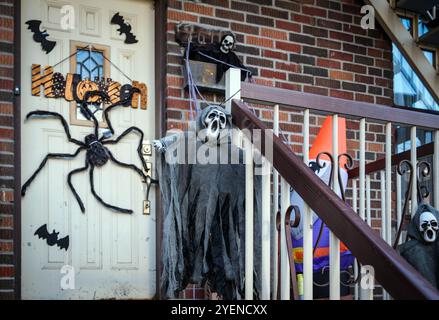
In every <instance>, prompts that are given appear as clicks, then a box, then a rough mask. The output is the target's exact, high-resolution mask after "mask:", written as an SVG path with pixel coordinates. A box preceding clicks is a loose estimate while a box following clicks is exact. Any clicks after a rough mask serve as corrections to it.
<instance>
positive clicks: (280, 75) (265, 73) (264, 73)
mask: <svg viewBox="0 0 439 320" xmlns="http://www.w3.org/2000/svg"><path fill="white" fill-rule="evenodd" d="M261 77H265V78H275V79H279V80H286V79H287V75H286V74H285V72H278V71H272V70H267V69H262V70H261Z"/></svg>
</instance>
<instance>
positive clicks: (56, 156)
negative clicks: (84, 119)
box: [21, 147, 84, 196]
mask: <svg viewBox="0 0 439 320" xmlns="http://www.w3.org/2000/svg"><path fill="white" fill-rule="evenodd" d="M83 149H84V147H79V148H78V149H77V150H76V152H75V153H73V154H70V153H49V154H47V155H46V156H45V157H44V159H43V161H42V162H41V163H40V166H39V167H38V169H37V170H36V171H35V172H34V173H33V174H32V176H31V177H30V178H29V179H28V180H27V181H26V182H25V183H24V185H23V187H22V188H21V195H22V196H24V195H25V194H26V189H27V187H29V185H30V184H31V183H32V181H33V180H34V179H35V178H36V176H37V175H38V173H39V172H40V171H41V170H42V169H43V167H44V166H45V165H46V163H47V160H49V159H72V158H74V157H76V156H77V155H78V154H79V152H81V150H83Z"/></svg>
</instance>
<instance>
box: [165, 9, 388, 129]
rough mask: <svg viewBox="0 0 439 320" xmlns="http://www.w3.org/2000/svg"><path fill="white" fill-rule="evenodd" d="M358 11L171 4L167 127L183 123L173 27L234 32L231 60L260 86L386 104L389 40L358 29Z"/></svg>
mask: <svg viewBox="0 0 439 320" xmlns="http://www.w3.org/2000/svg"><path fill="white" fill-rule="evenodd" d="M361 5H362V3H361V1H360V0H338V1H327V0H301V1H282V0H257V1H234V0H201V1H199V2H197V3H194V2H193V1H188V0H186V1H178V0H170V1H169V9H168V76H167V82H168V91H167V93H168V100H167V116H168V126H169V127H181V126H182V125H183V126H184V123H185V122H186V121H187V119H188V111H187V106H188V100H187V94H185V92H184V91H183V90H182V83H183V74H182V70H181V67H180V66H181V64H182V61H181V56H182V51H181V48H180V47H179V46H178V44H177V43H176V42H175V35H174V28H175V25H176V24H177V23H179V22H192V23H201V24H207V25H212V26H219V27H223V28H229V29H230V30H232V31H233V32H235V34H236V36H237V41H238V46H237V54H238V55H239V56H240V57H241V58H242V61H243V62H244V63H245V64H246V65H247V66H248V67H249V68H250V69H251V70H252V71H253V73H254V79H255V81H256V82H257V83H259V84H263V85H267V86H275V87H280V88H286V89H291V90H298V91H303V92H310V93H316V94H320V95H325V96H332V97H339V98H344V99H350V100H357V101H366V102H372V103H379V104H386V105H390V104H391V103H392V77H393V73H392V60H391V56H392V54H391V42H390V40H389V39H388V38H387V36H386V35H385V33H384V32H383V31H382V30H381V29H380V27H379V26H378V25H377V28H376V29H375V30H363V29H362V28H361V27H360V20H361V14H360V8H361ZM208 98H210V99H211V100H215V99H217V98H216V97H214V96H209V95H208Z"/></svg>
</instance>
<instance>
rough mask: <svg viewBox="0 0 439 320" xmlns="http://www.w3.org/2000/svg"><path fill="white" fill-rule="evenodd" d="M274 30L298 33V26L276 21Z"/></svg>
mask: <svg viewBox="0 0 439 320" xmlns="http://www.w3.org/2000/svg"><path fill="white" fill-rule="evenodd" d="M276 28H277V29H285V30H289V31H294V32H300V24H298V23H292V22H287V21H283V20H276Z"/></svg>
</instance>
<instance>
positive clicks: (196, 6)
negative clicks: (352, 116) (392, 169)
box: [166, 0, 393, 297]
mask: <svg viewBox="0 0 439 320" xmlns="http://www.w3.org/2000/svg"><path fill="white" fill-rule="evenodd" d="M362 5H363V3H362V1H361V0H334V1H327V0H297V1H286V0H253V1H235V0H200V1H197V2H194V1H187V0H186V1H181V0H170V1H169V8H168V25H167V30H168V37H167V38H168V43H167V47H168V54H167V62H168V67H167V85H168V87H167V100H166V101H167V105H166V117H167V119H166V123H167V127H168V129H170V128H186V124H187V121H188V120H189V119H190V116H189V107H188V106H189V102H188V94H187V91H185V90H184V89H183V70H182V68H181V65H182V54H183V51H182V50H183V49H182V48H181V47H180V46H179V45H178V44H177V43H176V42H175V33H174V30H175V26H176V24H178V23H179V22H190V23H199V24H206V25H211V26H217V27H223V28H228V29H230V30H232V31H233V32H234V33H235V34H236V36H237V41H238V45H237V48H236V53H237V54H238V56H240V58H241V60H242V61H243V62H244V64H245V65H246V66H247V67H248V68H249V69H251V71H252V72H253V75H254V80H255V82H256V83H258V84H262V85H266V86H272V87H279V88H284V89H289V90H296V91H302V92H309V93H314V94H319V95H324V96H331V97H337V98H343V99H349V100H355V101H365V102H371V103H377V104H384V105H391V104H392V101H393V90H392V89H393V88H392V85H393V66H392V51H391V41H390V39H389V38H388V37H387V35H386V34H385V33H384V31H383V30H382V29H381V28H380V26H379V25H378V24H376V29H375V30H364V29H362V28H361V27H360V21H361V17H362V16H361V13H360V9H361V6H362ZM205 98H206V99H207V100H209V101H212V102H220V101H223V100H222V99H223V97H220V96H217V95H215V94H206V95H205ZM253 107H254V110H255V112H256V114H257V115H258V116H259V117H260V118H261V119H262V120H263V121H264V122H265V123H266V125H267V126H269V127H271V126H272V119H273V113H272V108H271V107H264V106H260V105H258V106H253ZM323 120H324V118H323V117H319V116H312V117H311V128H310V134H311V136H310V138H311V143H312V141H313V139H314V138H315V136H316V135H317V133H318V131H319V129H320V126H321V124H322V123H323ZM302 121H303V117H302V115H301V113H300V112H296V111H294V110H291V109H284V108H281V110H280V128H281V130H282V132H283V135H284V137H285V139H286V140H287V141H288V143H289V144H290V145H291V148H292V149H293V151H295V152H296V153H298V154H301V153H302V143H303V137H302V135H301V133H302ZM347 129H348V132H347V137H348V151H349V153H350V154H351V155H352V156H353V158H354V160H355V165H358V159H359V122H358V121H348V122H347ZM384 139H385V136H384V127H383V126H382V125H380V124H375V123H368V125H367V134H366V140H367V141H366V161H373V160H376V159H378V158H380V157H383V156H384ZM379 181H380V180H379V174H377V175H372V176H371V187H372V192H371V207H372V210H371V216H372V227H374V228H375V229H377V230H379V228H380V226H381V216H380V214H381V212H380V209H381V203H380V199H381V198H380V197H381V195H380V182H379ZM350 185H351V184H350ZM350 185H349V186H350ZM351 195H352V192H351V189H350V188H348V190H347V196H348V197H351ZM191 290H193V289H192V288H191ZM185 297H186V296H185ZM189 297H190V294H189Z"/></svg>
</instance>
